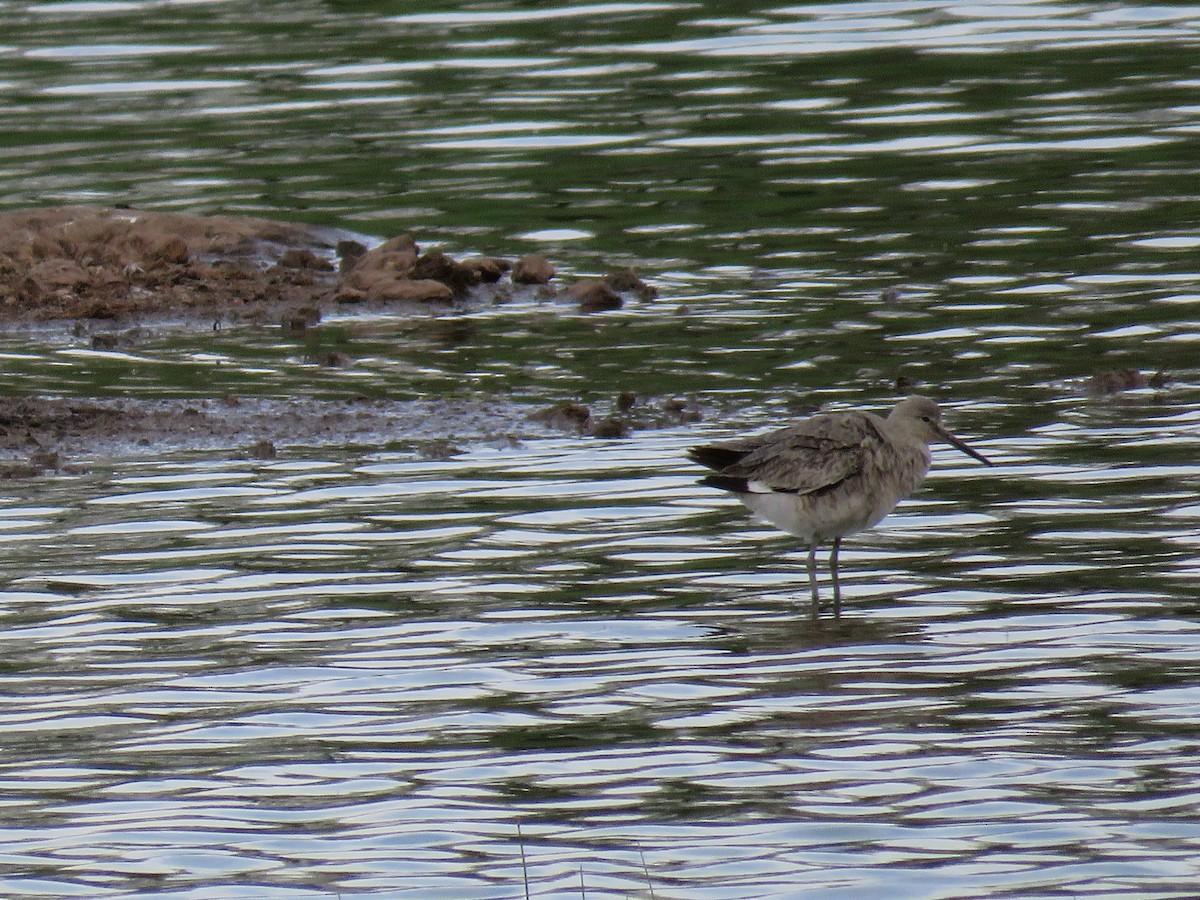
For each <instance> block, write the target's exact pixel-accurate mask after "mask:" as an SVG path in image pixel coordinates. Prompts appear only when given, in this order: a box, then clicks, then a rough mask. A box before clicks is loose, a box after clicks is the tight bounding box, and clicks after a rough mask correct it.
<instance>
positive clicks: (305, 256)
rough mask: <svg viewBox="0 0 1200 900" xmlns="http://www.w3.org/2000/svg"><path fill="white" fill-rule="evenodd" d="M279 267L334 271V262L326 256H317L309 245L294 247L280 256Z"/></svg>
mask: <svg viewBox="0 0 1200 900" xmlns="http://www.w3.org/2000/svg"><path fill="white" fill-rule="evenodd" d="M279 267H280V268H282V269H314V270H316V271H318V272H332V271H333V263H331V262H330V261H329V260H327V259H325V258H324V257H321V256H317V254H315V253H313V252H312V251H311V250H309V249H308V248H307V247H293V248H291V249H290V250H287V251H285V252H284V254H283V256H281V257H279Z"/></svg>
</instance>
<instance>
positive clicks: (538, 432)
mask: <svg viewBox="0 0 1200 900" xmlns="http://www.w3.org/2000/svg"><path fill="white" fill-rule="evenodd" d="M360 238H361V239H360ZM371 244H373V246H368V245H371ZM557 274H558V273H557V270H556V268H555V266H554V265H553V264H552V263H550V262H549V261H548V260H546V259H545V258H544V257H542V256H540V255H538V254H529V255H527V256H525V257H523V258H521V259H518V260H515V261H509V260H505V259H501V258H493V257H473V258H468V259H462V260H458V259H454V258H451V257H450V256H448V255H447V254H445V253H442V252H441V251H438V250H436V249H434V250H425V251H423V250H422V248H421V247H420V246H419V245H418V244H417V242H416V241H415V240H414V239H413V238H412V237H411V236H409V235H399V236H396V237H393V238H391V239H389V240H385V241H382V242H379V243H375V242H374V241H372V240H371V239H369V238H362V236H360V235H354V234H352V233H350V232H346V231H340V230H337V229H330V228H318V227H313V226H308V225H302V224H293V223H287V222H277V221H271V220H267V219H258V218H252V217H243V216H221V215H215V216H200V215H190V214H185V213H172V212H160V211H151V210H132V209H115V208H104V207H89V206H65V207H54V208H45V209H34V210H10V211H7V212H0V327H7V328H9V329H23V328H29V331H28V335H29V338H30V340H32V341H37V340H38V335H39V334H47V335H48V334H49V332H44V331H43V328H42V326H43V325H49V326H50V327H56V326H55V324H54V323H60V322H63V321H67V322H72V323H73V325H72V326H71V328H72V330H71V333H72V334H73V335H74V337H75V338H77V339H84V340H88V341H89V342H90V344H91V347H92V349H94V350H100V351H116V350H121V349H123V348H127V347H131V346H136V345H137V344H139V343H140V342H141V341H142V340H143V339H144V338H145V337H146V335H147V334H151V333H152V329H153V327H154V325H155V323H162V324H169V325H171V326H172V327H175V325H176V324H177V325H179V326H182V327H184V328H189V327H204V328H219V327H220V325H221V324H222V323H244V324H251V325H253V324H256V323H258V324H264V325H270V326H282V327H283V329H284V330H285V331H287V332H288V333H290V334H301V333H304V332H306V331H308V330H310V329H313V328H314V326H316V325H317V324H318V323H320V322H321V321H322V318H323V315H324V314H325V313H326V312H328V311H331V310H339V311H342V312H343V313H345V312H356V311H368V310H370V311H372V312H374V311H378V310H381V309H382V310H387V311H388V312H389V313H399V314H400V315H401V316H402V317H404V319H405V320H407V321H406V324H405V328H406V329H408V330H410V331H411V333H412V335H413V336H414V337H416V338H421V339H426V340H431V341H435V342H438V343H444V344H446V345H449V346H453V345H454V344H455V343H458V342H461V341H463V340H465V339H466V338H467V337H469V336H470V335H471V333H472V329H473V328H474V326H473V324H472V323H471V322H469V321H467V320H464V319H455V318H450V319H447V318H445V316H446V314H447V313H457V312H461V311H462V310H463V309H464V308H471V307H477V306H480V305H486V304H489V303H497V302H503V301H504V300H506V299H509V298H510V297H511V296H512V295H513V293H514V292H517V291H529V292H534V293H535V295H536V296H538V297H541V298H545V299H555V298H557V299H560V300H566V301H567V302H568V303H571V304H574V305H575V306H576V307H577V308H578V309H579V310H581V311H585V312H587V311H602V310H605V309H615V308H618V307H619V306H620V305H621V304H622V303H623V302H624V300H623V296H634V297H636V298H638V299H641V300H650V299H653V297H654V292H653V289H652V288H650V287H649V286H648V285H646V284H644V283H643V282H641V280H640V279H639V278H638V277H637V276H636V274H635V273H633V272H631V271H629V270H621V271H618V272H614V273H610V275H608V276H606V277H605V278H604V279H591V280H585V281H580V282H577V284H576V286H575V287H573V288H571V289H566V290H562V291H559V289H558V288H557V287H556V284H551V281H552V280H553V279H556V278H557ZM313 361H315V362H318V363H320V364H321V365H326V366H343V365H348V364H350V363H351V362H352V360H351V359H350V357H349V356H347V355H346V354H345V353H344V352H340V351H336V352H327V353H320V354H318V356H317V357H316V358H315V359H314V360H313ZM534 409H536V407H525V406H522V405H521V404H520V403H514V402H513V401H512V399H511V397H505V398H499V399H497V400H496V401H495V402H490V401H488V400H487V399H472V400H469V401H463V400H457V399H450V398H431V399H428V400H421V401H395V402H388V401H375V400H346V401H340V402H339V401H316V400H313V399H311V398H307V397H303V396H297V397H295V398H292V399H284V400H270V401H267V400H258V399H254V398H246V397H240V398H233V397H227V398H221V397H213V398H211V399H207V400H204V401H199V402H197V401H194V400H191V401H189V400H182V399H181V400H166V399H163V400H146V399H125V400H87V399H79V398H74V399H72V398H41V399H39V398H29V397H9V398H0V435H2V436H0V457H3V458H8V459H19V460H22V462H21V463H20V465H22V466H26V467H27V468H29V467H32V469H34V470H50V469H58V470H65V467H66V466H67V465H68V463H65V462H64V460H74V459H78V458H80V457H83V458H89V457H97V456H120V455H127V454H130V453H137V452H139V451H141V452H144V451H146V450H153V451H155V452H161V451H163V450H210V449H222V450H227V451H228V450H232V451H234V452H239V451H240V450H245V452H247V453H248V454H249V455H252V456H256V457H259V458H270V457H271V456H272V455H273V454H274V453H276V452H277V448H281V447H295V446H323V445H347V444H361V445H364V446H376V447H378V446H390V445H393V444H395V442H396V441H397V438H398V436H403V439H404V440H405V441H408V442H411V443H413V444H414V446H417V447H418V448H419V452H426V453H440V454H443V455H444V454H445V453H446V452H447V448H452V447H454V446H455V444H456V442H462V443H464V444H466V443H479V442H485V441H502V442H510V441H514V440H520V439H521V438H523V437H527V436H544V435H546V434H555V433H558V434H561V433H562V432H564V431H567V432H573V433H575V434H579V435H589V436H593V437H621V436H625V435H626V434H628V432H629V430H630V428H633V427H655V425H653V424H651V422H652V420H653V421H655V422H657V423H658V424H659V425H661V424H662V423H664V422H669V421H673V420H678V418H679V417H678V416H676V415H674V414H673V413H671V412H670V411H669V410H668V411H667V414H666V416H665V418H664V417H663V416H662V415H659V416H658V419H654V417H652V416H651V415H650V414H649V410H648V409H647V410H646V411H644V412H643V413H642V416H641V417H642V418H643V419H645V421H643V422H640V423H635V422H634V421H632V420H633V419H635V418H637V416H633V415H630V411H629V410H628V409H626V410H624V411H621V410H618V412H620V413H622V414H621V415H619V416H608V417H603V416H597V417H596V418H595V419H589V420H588V421H585V422H583V424H582V425H581V424H580V422H579V420H578V419H577V418H576V419H572V418H570V417H569V416H567V415H566V414H557V413H555V414H550V415H543V416H540V417H539V416H536V415H533V416H531V412H532V411H533V410H534ZM639 412H642V411H641V410H639ZM659 412H660V413H661V412H662V411H661V410H660V411H659ZM589 415H591V414H590V413H589ZM564 416H565V418H564ZM26 460H27V461H28V462H27V463H26V462H24V461H26ZM12 465H14V466H15V465H17V464H16V463H13V464H12ZM16 471H17V470H16V469H13V470H11V471H10V474H12V473H14V472H16ZM21 473H23V471H22V472H21ZM21 473H18V474H21Z"/></svg>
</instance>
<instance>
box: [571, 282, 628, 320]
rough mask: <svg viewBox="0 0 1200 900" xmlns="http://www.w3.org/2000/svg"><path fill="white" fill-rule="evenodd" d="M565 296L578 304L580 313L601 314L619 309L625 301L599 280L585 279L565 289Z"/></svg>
mask: <svg viewBox="0 0 1200 900" xmlns="http://www.w3.org/2000/svg"><path fill="white" fill-rule="evenodd" d="M567 296H568V297H570V298H571V299H572V300H575V301H576V302H578V303H579V311H580V312H602V311H604V310H607V309H620V308H621V307H622V306H623V305H624V303H625V301H624V300H622V299H621V295H620V294H618V293H617V292H616V291H614V290H613V289H612V288H611V287H609V285H608V283H607V282H605V281H604V280H603V279H600V278H585V279H584V280H583V281H577V282H575V284H573V285H571V286H570V287H569V288H568V289H567Z"/></svg>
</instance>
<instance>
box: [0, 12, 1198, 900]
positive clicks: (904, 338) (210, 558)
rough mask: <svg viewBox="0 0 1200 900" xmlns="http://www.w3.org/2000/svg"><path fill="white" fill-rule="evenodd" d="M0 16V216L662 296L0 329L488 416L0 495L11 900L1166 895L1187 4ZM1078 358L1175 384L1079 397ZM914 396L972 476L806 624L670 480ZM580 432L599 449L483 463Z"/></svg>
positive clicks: (203, 388) (58, 345) (906, 528)
mask: <svg viewBox="0 0 1200 900" xmlns="http://www.w3.org/2000/svg"><path fill="white" fill-rule="evenodd" d="M0 24H3V26H4V27H3V29H2V31H0V35H2V36H0V44H2V45H3V46H0V87H2V91H0V121H3V123H4V126H5V128H4V136H3V138H2V140H0V171H2V172H3V176H4V177H3V181H2V182H0V184H2V185H3V187H2V189H0V191H2V192H0V203H2V204H3V205H4V206H6V207H20V206H29V205H41V204H50V203H68V202H69V203H75V202H85V203H102V204H116V203H128V204H132V205H134V206H146V207H154V208H163V209H179V210H189V211H199V212H215V211H223V212H233V213H250V214H255V215H265V216H270V217H274V218H282V219H290V220H297V221H305V222H311V223H314V224H320V225H330V226H336V227H339V228H347V229H351V230H354V231H357V232H361V233H366V234H370V235H377V236H379V237H387V236H390V235H393V234H398V233H400V232H404V231H411V232H412V233H413V234H414V235H416V236H417V238H418V240H420V241H421V242H422V243H423V244H425V245H437V246H440V247H441V248H442V249H444V250H445V251H446V252H449V253H451V254H454V255H459V254H470V253H477V252H489V253H501V254H505V255H509V256H513V255H518V254H520V253H524V252H526V251H528V250H533V249H537V250H542V251H544V252H546V253H547V254H548V255H549V256H550V257H551V258H552V259H553V260H554V261H555V262H556V263H557V264H558V265H559V266H560V268H561V271H562V273H563V280H564V281H567V282H569V281H570V280H572V279H573V278H574V277H576V276H578V275H588V274H593V273H598V272H602V271H605V270H607V269H610V268H612V267H614V266H626V265H633V266H635V267H636V268H637V269H638V271H639V272H641V273H642V274H643V275H644V276H645V277H646V278H647V279H648V280H650V281H651V282H653V284H654V285H655V286H656V287H657V289H658V292H659V298H658V299H657V300H653V301H645V302H641V301H639V302H633V303H630V304H628V305H627V306H626V307H625V308H624V309H622V310H619V311H615V312H610V313H604V314H599V315H590V316H589V315H582V314H580V313H578V312H576V311H574V310H573V308H572V307H571V306H570V305H569V304H568V303H566V302H565V301H562V300H555V299H544V298H543V299H539V298H537V297H533V296H522V297H518V298H516V299H515V300H514V301H513V302H512V303H509V304H503V305H496V306H488V307H486V308H472V309H470V310H467V311H465V312H464V313H463V314H462V318H465V319H466V320H468V321H469V322H470V323H471V324H470V330H469V331H468V332H466V333H465V337H463V338H462V339H461V340H458V339H456V340H454V341H451V342H439V341H436V340H429V339H427V338H422V337H420V336H418V335H414V333H412V332H411V331H409V330H408V325H409V323H407V322H405V321H403V320H402V319H400V318H399V317H395V316H389V315H386V314H372V315H365V314H358V313H355V312H354V311H352V310H351V311H342V312H341V313H339V314H337V315H335V316H332V317H328V318H327V319H326V321H325V322H324V323H323V325H322V326H321V328H320V329H319V330H317V331H316V332H315V334H309V335H307V336H304V337H297V336H294V335H287V334H284V333H282V331H281V330H280V329H275V328H265V327H251V326H239V327H229V328H225V329H222V330H220V331H211V330H208V329H204V330H202V331H198V330H197V329H195V328H192V327H189V326H187V325H179V324H178V323H176V324H174V325H172V324H163V323H144V331H143V333H142V334H141V337H140V338H139V340H138V341H137V343H136V345H134V346H132V347H123V348H120V349H118V350H115V351H111V352H108V351H105V352H101V351H97V350H94V349H92V348H91V345H90V342H89V341H88V340H87V337H86V334H85V335H83V336H80V335H77V334H74V333H72V332H71V331H69V330H68V329H67V328H65V327H64V328H57V327H49V328H46V329H43V330H40V331H37V332H32V333H31V332H29V331H22V332H10V333H6V334H2V335H0V361H2V365H0V389H2V390H4V391H5V392H6V393H9V394H15V395H22V396H34V397H37V396H51V397H72V398H79V399H91V398H97V399H105V398H113V397H123V398H126V399H129V400H133V401H138V402H141V401H145V402H147V403H154V402H161V401H170V400H175V401H188V402H198V403H200V402H208V401H214V400H217V399H219V398H221V397H223V396H226V395H229V394H236V395H239V396H242V397H245V398H247V399H248V400H249V399H253V398H257V399H260V400H262V401H264V402H268V401H269V402H270V403H271V404H274V405H272V406H268V407H264V408H267V409H270V410H275V411H279V410H282V412H273V413H272V414H273V415H274V414H278V415H287V414H288V413H287V411H286V410H287V405H286V404H287V402H288V401H289V399H290V398H295V397H304V398H310V399H315V400H317V401H325V400H328V401H350V400H355V401H357V400H359V399H362V398H366V399H369V400H373V401H378V400H388V401H397V402H412V403H418V402H428V401H434V400H436V401H442V400H450V401H453V402H456V403H461V404H474V406H472V408H473V409H475V408H478V409H493V410H494V411H496V416H497V418H496V419H494V420H493V419H488V418H487V416H485V415H482V414H481V415H480V416H479V417H478V418H477V419H473V420H471V422H472V423H473V424H469V427H468V426H467V425H464V423H463V421H456V422H455V423H454V425H453V427H451V425H449V424H446V423H440V422H439V421H437V419H436V417H433V419H434V420H433V421H430V422H425V423H422V425H421V427H420V428H418V429H416V432H417V433H414V434H395V435H390V436H387V437H386V439H383V438H381V439H380V440H378V441H373V442H372V441H369V440H368V441H361V440H360V441H355V442H354V443H352V444H343V443H339V442H334V443H331V444H328V445H323V446H304V445H289V446H281V447H280V448H279V450H280V452H279V455H278V457H277V458H276V459H273V460H254V459H247V458H245V454H244V452H243V450H244V447H245V446H246V445H248V444H249V443H251V442H252V441H253V440H254V439H255V437H256V435H254V434H247V435H246V439H245V441H244V442H241V441H239V442H237V446H210V447H208V449H205V450H203V451H191V452H183V451H180V450H178V449H173V448H171V447H162V446H153V445H152V446H148V447H130V448H125V449H126V451H127V452H119V453H113V452H104V453H95V454H91V455H89V454H82V455H80V457H79V458H77V459H72V460H70V462H71V463H72V464H77V465H78V468H66V469H64V470H63V471H62V472H60V473H58V474H55V473H53V472H50V473H46V474H43V475H39V476H30V477H18V478H13V479H9V480H7V481H5V482H4V483H3V484H2V485H0V487H2V490H0V543H2V545H3V549H4V555H3V560H4V562H3V567H2V571H3V575H4V580H3V583H2V584H0V646H2V652H0V660H2V662H0V723H2V724H3V730H2V732H0V751H2V752H0V781H2V784H3V790H0V894H3V896H5V897H134V896H136V897H179V898H196V900H199V898H216V897H221V898H256V897H289V898H290V897H329V898H333V897H339V896H340V897H357V896H371V897H446V898H517V897H522V896H525V895H526V893H527V892H528V895H529V896H531V897H539V898H576V897H578V898H583V897H585V896H586V897H588V898H601V897H606V898H618V897H650V896H654V897H657V898H689V900H691V898H737V900H742V898H756V897H797V898H799V897H803V898H806V900H808V898H825V897H830V898H832V897H847V898H849V897H883V896H888V897H905V898H951V897H953V898H966V897H985V896H986V897H1050V896H1086V897H1129V896H1138V897H1188V896H1195V894H1196V887H1195V885H1196V884H1197V883H1200V809H1198V807H1200V763H1198V762H1197V759H1198V758H1200V752H1198V751H1200V686H1198V685H1197V684H1196V683H1194V682H1195V681H1196V679H1197V677H1198V676H1200V602H1198V601H1200V593H1198V589H1197V583H1198V581H1200V555H1198V553H1200V499H1198V491H1197V488H1198V487H1200V464H1198V463H1197V455H1198V451H1200V366H1198V365H1197V362H1196V352H1197V346H1198V344H1200V272H1198V267H1197V264H1196V258H1197V257H1196V253H1197V249H1198V248H1200V232H1198V231H1197V227H1198V226H1197V223H1198V222H1200V194H1198V193H1197V185H1198V184H1200V178H1198V176H1200V171H1198V170H1200V162H1198V160H1200V147H1198V146H1197V137H1198V136H1200V53H1198V51H1200V46H1198V45H1200V6H1193V5H1187V4H1174V5H1150V4H1132V3H1121V4H1089V3H1069V4H1068V3H1013V4H1003V5H1001V4H994V5H993V4H975V5H969V4H952V3H937V2H878V3H876V2H863V3H830V4H804V5H791V6H788V5H754V4H751V5H747V4H732V3H724V4H723V3H711V4H703V5H701V4H696V3H674V2H665V3H649V2H648V3H594V4H586V5H570V4H562V5H529V4H518V3H511V2H497V3H489V4H432V5H422V6H419V8H418V6H417V5H414V4H401V3H395V4H368V3H361V2H354V0H347V2H326V3H318V2H300V3H293V2H287V3H284V2H262V3H255V4H242V3H230V2H188V3H151V2H136V0H134V2H115V0H114V2H70V3H7V4H4V5H3V6H0ZM889 288H892V289H896V290H895V291H888V292H887V293H886V294H885V289H889ZM314 342H315V344H314ZM330 347H336V348H339V349H340V350H342V351H344V352H345V353H347V355H348V356H349V357H351V358H352V360H353V363H352V365H350V366H348V367H346V368H329V367H323V366H320V365H318V364H315V363H314V361H313V359H314V357H313V354H314V352H315V350H317V349H320V348H330ZM1119 369H1136V370H1139V371H1141V372H1143V373H1145V374H1147V375H1149V374H1151V373H1154V372H1158V371H1163V372H1165V373H1166V375H1167V377H1166V379H1165V383H1164V384H1162V386H1159V387H1142V388H1137V389H1134V390H1129V391H1123V392H1117V393H1115V394H1111V395H1109V394H1106V393H1105V392H1103V391H1097V390H1095V389H1094V385H1093V384H1092V383H1091V382H1089V381H1088V379H1089V378H1090V377H1091V376H1092V375H1093V374H1095V373H1097V372H1101V371H1106V370H1119ZM1155 384H1159V382H1158V381H1157V380H1156V381H1155ZM909 387H913V388H915V389H919V390H921V391H924V392H926V393H929V394H931V395H933V396H935V397H937V398H938V399H939V401H941V402H942V403H943V404H944V407H945V408H946V410H947V417H948V420H949V424H950V425H951V426H952V427H953V428H954V429H955V430H956V431H957V432H958V433H960V434H962V435H964V436H966V437H968V438H970V439H971V440H972V443H973V444H974V445H975V446H977V447H979V448H980V449H981V450H983V451H984V452H986V453H987V454H988V455H989V456H990V457H991V458H993V459H994V460H995V461H996V463H997V465H996V466H995V467H993V468H991V469H984V468H983V467H980V466H978V465H976V464H975V463H973V462H972V461H971V460H969V459H967V458H966V457H964V456H962V455H959V454H957V453H955V452H954V451H953V450H951V449H949V448H938V449H937V451H936V453H935V461H934V471H933V472H932V473H931V476H930V478H929V481H928V482H927V485H926V486H925V488H923V489H922V490H921V491H920V492H919V493H918V494H917V495H915V496H914V497H913V498H912V499H910V500H909V501H906V502H905V503H903V504H902V505H901V506H900V507H899V508H898V509H897V511H896V513H895V514H894V515H892V516H891V517H889V518H888V519H887V520H885V522H884V523H883V524H882V525H881V526H879V527H878V528H876V529H874V530H873V531H871V532H869V533H866V534H861V535H857V536H855V537H853V538H851V539H849V540H848V541H847V545H846V548H845V550H844V552H843V573H844V574H843V584H844V588H845V594H846V607H847V614H846V616H845V617H844V618H843V619H842V620H841V621H839V622H834V621H832V620H826V621H823V622H822V623H820V624H818V625H812V624H810V623H809V621H808V620H807V617H806V612H807V609H806V598H807V588H806V585H805V574H804V550H803V548H801V547H798V546H796V543H795V542H794V541H793V540H791V539H789V538H787V537H786V536H783V535H780V534H778V533H777V532H775V531H773V530H771V529H770V528H768V527H767V526H764V525H761V524H759V523H757V522H755V521H754V520H752V519H750V518H748V517H747V516H746V515H745V514H744V513H743V511H741V509H740V508H739V507H737V506H736V505H735V504H733V503H731V502H730V501H729V500H727V499H725V498H723V497H721V496H719V495H716V494H715V492H713V491H711V490H707V489H705V488H702V487H700V486H698V485H696V484H695V479H696V477H697V475H698V474H699V473H698V471H697V470H696V469H695V467H693V466H692V465H690V464H689V463H687V462H686V461H685V458H684V452H685V451H686V449H687V447H689V446H690V445H692V444H694V443H697V442H700V441H703V440H709V439H715V438H719V437H724V436H728V435H729V434H732V433H734V432H738V431H743V430H750V429H755V428H760V427H766V426H768V425H770V424H774V423H778V422H781V421H784V420H788V419H790V418H791V417H794V416H796V415H800V414H803V413H806V412H808V411H810V410H812V409H814V408H816V407H819V406H829V407H833V408H844V407H847V406H865V407H868V408H872V409H878V410H881V409H885V408H887V407H888V406H889V405H890V404H891V403H892V402H894V400H895V399H896V397H897V396H898V395H899V394H901V393H903V392H904V391H905V390H907V389H908V388H909ZM620 391H634V392H636V393H637V394H638V396H639V398H641V402H642V403H643V404H644V409H645V410H648V412H646V413H644V414H643V415H642V418H641V419H640V420H639V425H640V427H638V428H637V429H635V430H634V431H633V432H632V433H631V434H630V435H629V436H628V437H626V438H622V439H618V440H610V441H604V440H597V439H594V438H590V437H577V436H575V435H571V434H556V433H554V432H552V431H548V430H545V429H541V430H538V429H534V428H527V427H525V426H524V425H522V424H520V423H523V422H525V421H526V420H525V416H526V414H527V413H528V412H529V411H532V410H535V409H537V408H539V407H541V406H544V405H546V404H548V403H551V402H555V401H560V400H582V401H584V402H586V403H589V404H592V405H593V407H594V408H595V409H596V410H597V411H598V412H604V411H607V410H608V409H610V408H611V406H612V403H613V398H614V397H615V396H616V394H617V393H618V392H620ZM671 400H683V401H685V402H686V403H688V404H692V405H693V406H694V407H695V408H698V409H700V410H701V411H702V412H703V418H702V420H701V421H698V422H680V421H679V420H678V417H676V418H672V417H671V416H668V415H661V416H658V415H657V414H656V413H655V412H654V411H655V410H659V409H662V408H663V407H664V404H666V403H668V401H671ZM489 422H490V423H491V424H489ZM497 423H499V424H497ZM514 423H516V424H514ZM514 436H515V437H516V438H519V439H517V440H514V439H513V438H514ZM431 437H438V438H443V439H444V440H443V441H442V442H441V443H440V444H439V447H440V451H439V452H437V453H430V452H428V448H427V447H425V446H424V445H423V444H422V443H421V439H428V438H431ZM822 579H823V581H824V583H825V586H826V587H827V586H828V585H827V576H825V575H822Z"/></svg>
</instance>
